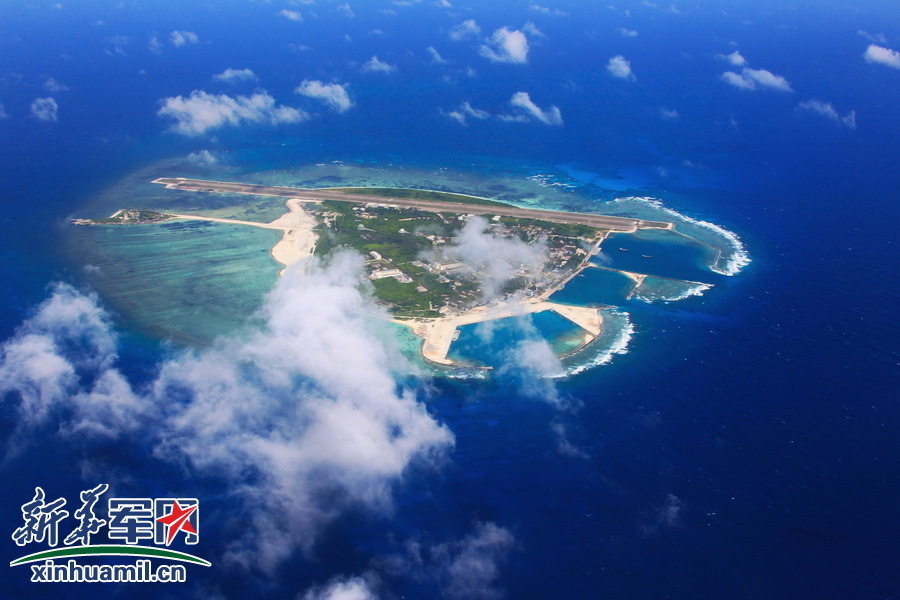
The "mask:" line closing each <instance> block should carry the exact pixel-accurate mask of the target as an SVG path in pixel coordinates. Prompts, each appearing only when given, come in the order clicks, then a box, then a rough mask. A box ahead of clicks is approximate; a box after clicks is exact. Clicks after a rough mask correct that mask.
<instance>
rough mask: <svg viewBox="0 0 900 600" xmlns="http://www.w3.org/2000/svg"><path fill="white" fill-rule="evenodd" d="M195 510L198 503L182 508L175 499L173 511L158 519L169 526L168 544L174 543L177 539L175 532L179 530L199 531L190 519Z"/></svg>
mask: <svg viewBox="0 0 900 600" xmlns="http://www.w3.org/2000/svg"><path fill="white" fill-rule="evenodd" d="M195 510H197V505H196V504H194V505H193V506H187V507H185V508H181V507H180V506H179V505H178V501H177V500H175V501H173V503H172V512H170V513H169V514H167V515H163V516H161V517H160V518H158V519H157V521H159V522H160V523H163V524H165V525H168V526H169V529H168V534H167V535H166V546H168V545H169V544H171V543H172V540H174V539H175V534H177V533H178V532H179V531H185V532H187V533H197V530H196V529H194V526H193V525H191V522H190V521H189V520H188V519H190V517H191V514H193V512H194V511H195Z"/></svg>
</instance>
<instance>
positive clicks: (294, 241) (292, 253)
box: [172, 198, 317, 274]
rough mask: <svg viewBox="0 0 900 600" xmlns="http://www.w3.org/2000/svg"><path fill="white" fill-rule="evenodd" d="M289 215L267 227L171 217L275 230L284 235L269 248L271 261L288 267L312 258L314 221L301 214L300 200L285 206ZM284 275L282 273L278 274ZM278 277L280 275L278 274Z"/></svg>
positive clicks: (251, 222)
mask: <svg viewBox="0 0 900 600" xmlns="http://www.w3.org/2000/svg"><path fill="white" fill-rule="evenodd" d="M285 206H287V209H288V212H286V213H285V214H283V215H281V216H280V217H278V218H277V219H275V220H274V221H272V222H270V223H259V222H256V221H242V220H240V219H224V218H220V217H204V216H201V215H186V214H172V216H173V217H176V218H179V219H191V220H194V221H211V222H213V223H228V224H231V225H246V226H248V227H259V228H261V229H277V230H279V231H283V232H284V234H283V235H282V236H281V239H280V240H279V241H278V243H277V244H275V245H274V246H273V247H272V250H271V253H272V258H274V259H275V260H276V261H277V262H279V263H281V264H283V265H284V266H285V267H288V266H290V265H292V264H294V263H295V262H297V261H299V260H302V259H304V258H307V257H309V256H312V254H313V251H314V250H315V247H316V239H317V236H316V232H315V227H316V219H315V217H313V216H312V215H311V214H309V213H308V212H306V211H305V210H303V206H302V204H301V200H300V199H299V198H289V199H288V200H287V202H285ZM281 273H284V269H282V270H281ZM281 273H279V274H281Z"/></svg>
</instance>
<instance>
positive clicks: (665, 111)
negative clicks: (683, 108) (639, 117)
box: [659, 106, 681, 121]
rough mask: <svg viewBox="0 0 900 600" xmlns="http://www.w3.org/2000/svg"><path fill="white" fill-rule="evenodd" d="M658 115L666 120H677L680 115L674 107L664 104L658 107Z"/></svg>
mask: <svg viewBox="0 0 900 600" xmlns="http://www.w3.org/2000/svg"><path fill="white" fill-rule="evenodd" d="M659 116H660V118H662V119H665V120H667V121H677V120H678V119H679V118H680V117H681V115H679V114H678V111H677V110H675V109H674V108H666V107H665V106H661V107H659Z"/></svg>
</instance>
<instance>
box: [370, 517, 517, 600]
mask: <svg viewBox="0 0 900 600" xmlns="http://www.w3.org/2000/svg"><path fill="white" fill-rule="evenodd" d="M514 546H515V538H514V537H513V535H512V533H510V531H509V530H508V529H505V528H503V527H499V526H497V525H496V524H494V523H479V524H477V525H476V526H475V528H474V530H473V531H472V532H471V533H470V534H468V535H466V536H465V537H463V538H461V539H457V540H450V541H447V542H442V543H440V544H424V543H422V542H420V541H418V540H410V541H408V542H407V543H406V548H405V553H404V554H398V555H393V556H388V557H385V558H384V559H382V560H381V562H382V563H383V566H384V568H385V570H387V571H388V572H389V573H390V574H392V575H395V576H406V577H411V578H413V579H415V580H419V581H429V582H430V583H432V584H433V585H434V586H435V587H436V588H437V589H438V590H439V591H440V596H441V597H444V598H450V599H451V600H495V599H499V598H501V597H502V596H503V593H502V592H503V590H501V589H500V587H499V585H498V581H497V580H498V579H499V578H500V566H501V564H502V562H503V561H505V559H506V556H507V554H508V553H509V551H510V550H512V549H513V547H514ZM433 597H437V594H435V596H433Z"/></svg>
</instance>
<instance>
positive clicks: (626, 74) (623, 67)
mask: <svg viewBox="0 0 900 600" xmlns="http://www.w3.org/2000/svg"><path fill="white" fill-rule="evenodd" d="M606 70H607V71H608V72H609V74H610V75H612V76H613V77H618V78H619V79H634V78H635V77H634V74H633V73H632V72H631V63H630V62H628V60H627V59H626V58H625V57H624V56H622V55H621V54H619V55H617V56H613V57H612V58H610V59H609V62H607V63H606Z"/></svg>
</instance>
